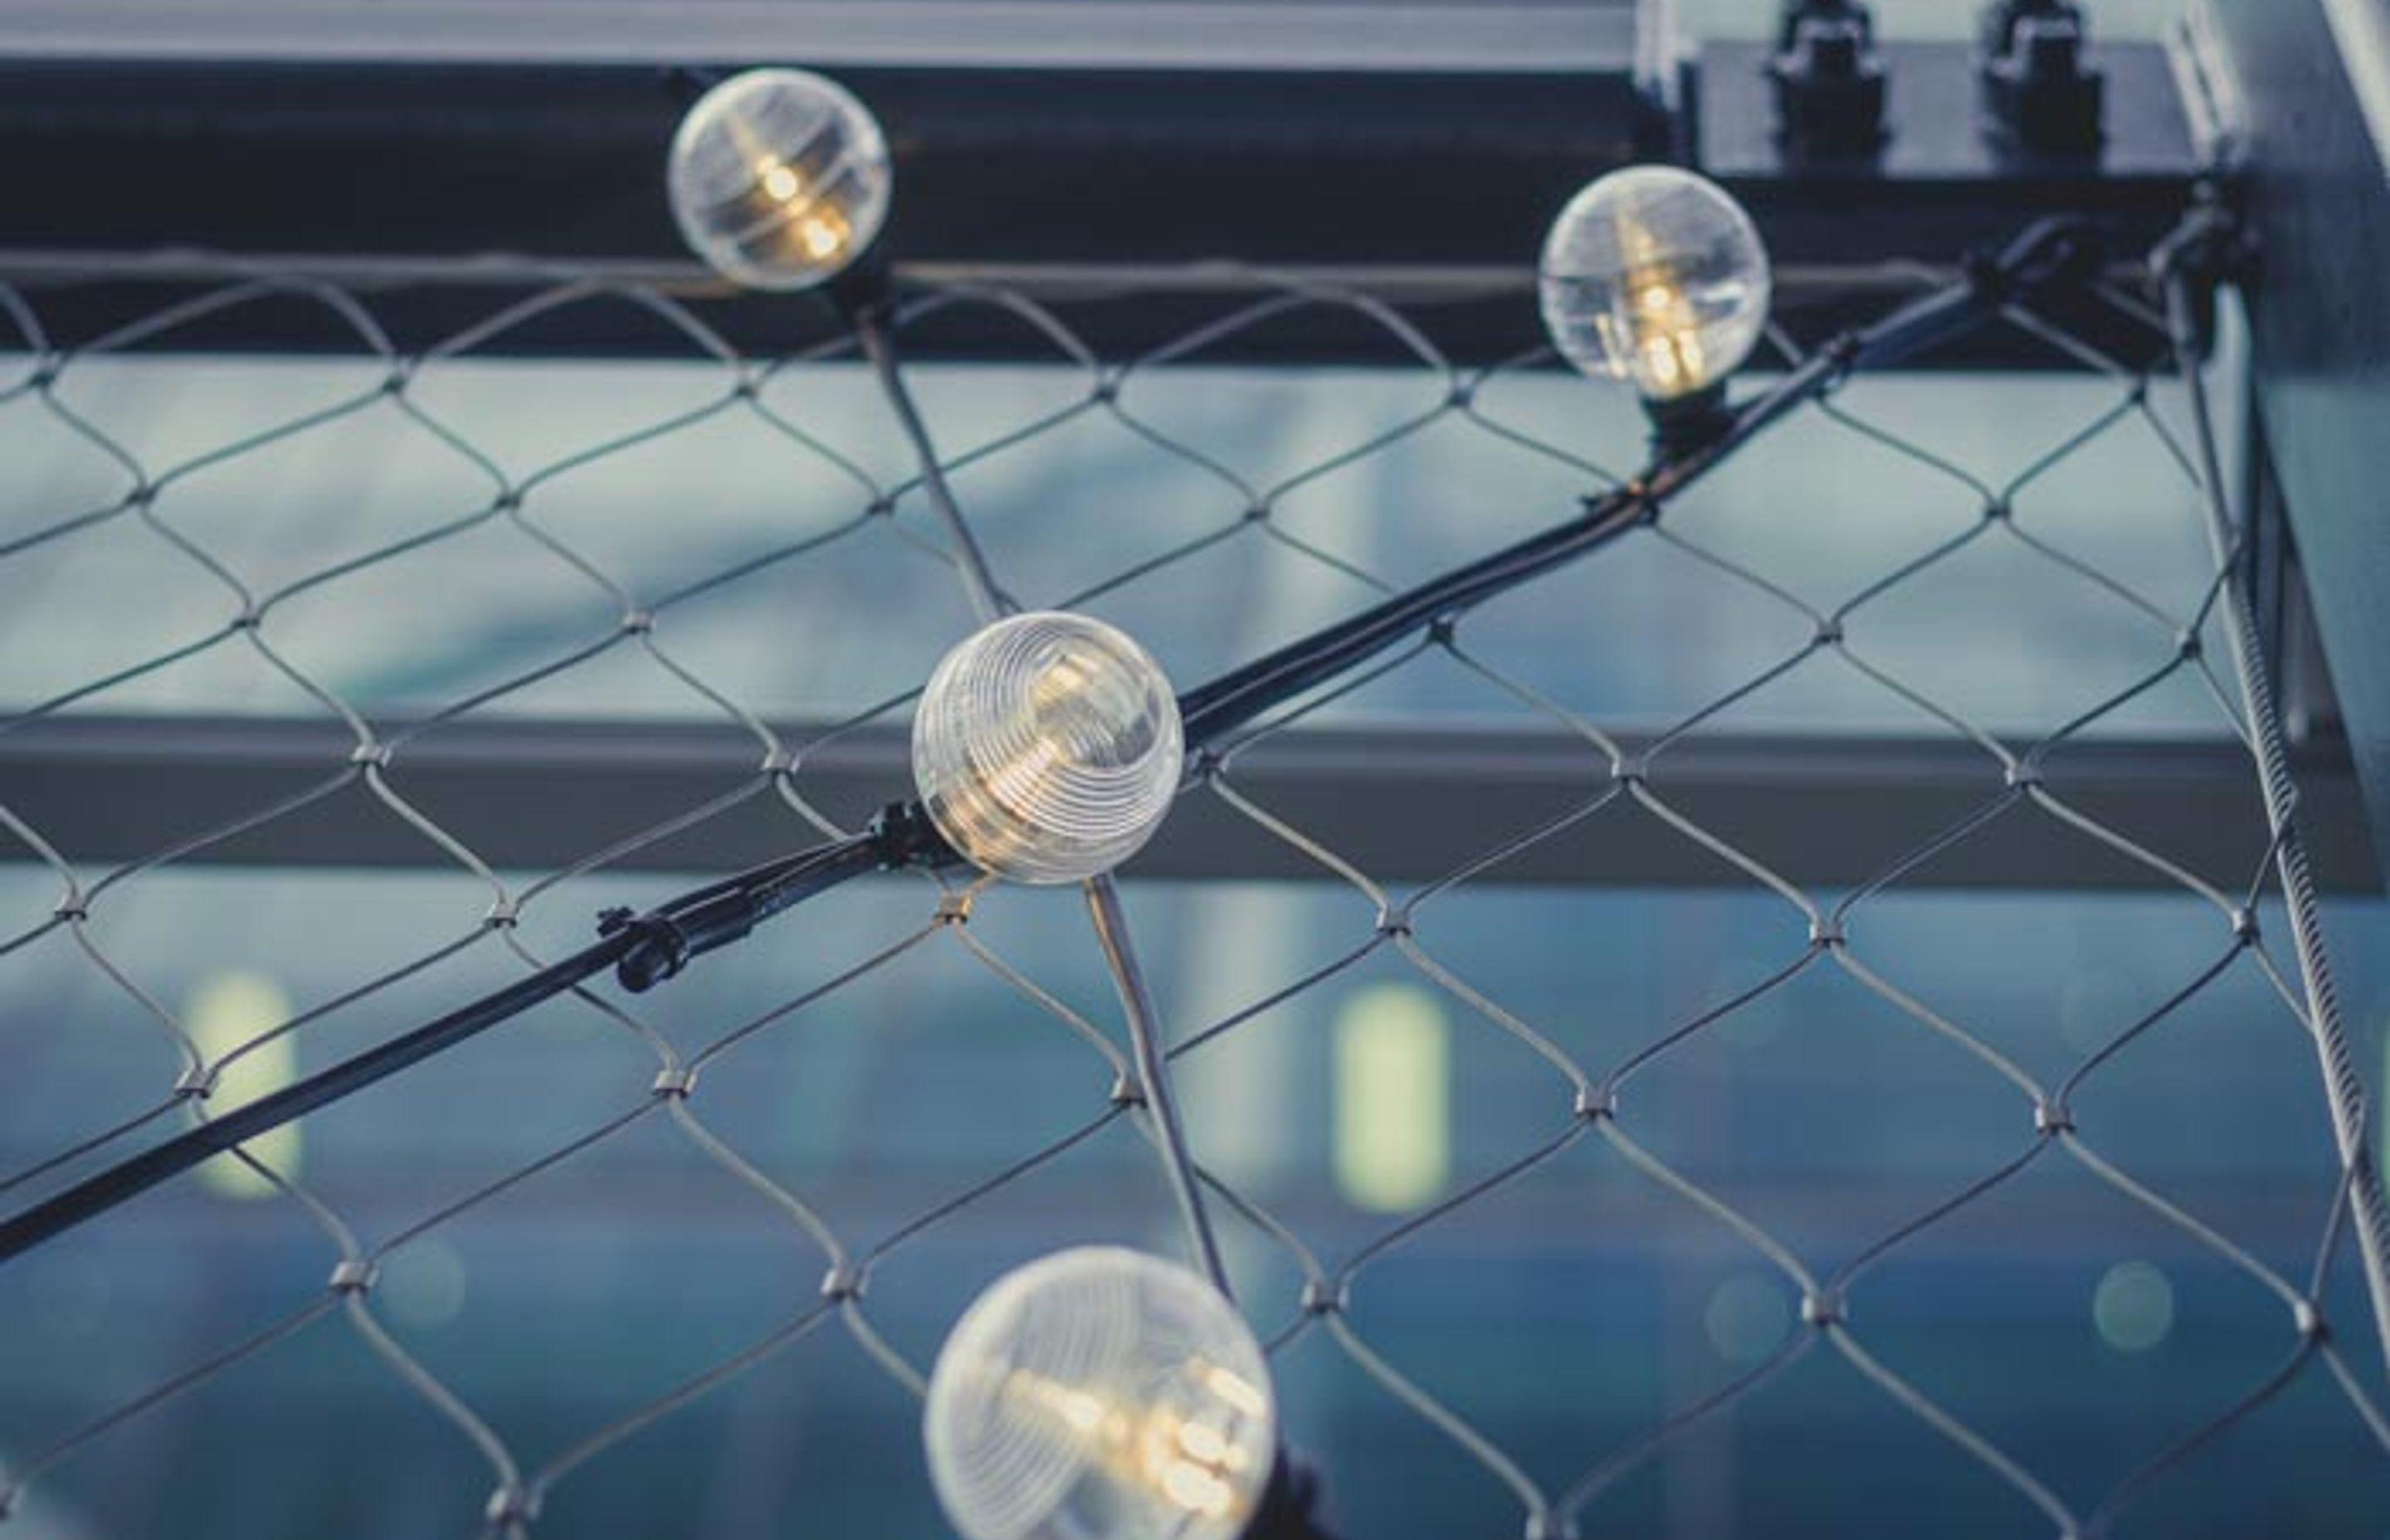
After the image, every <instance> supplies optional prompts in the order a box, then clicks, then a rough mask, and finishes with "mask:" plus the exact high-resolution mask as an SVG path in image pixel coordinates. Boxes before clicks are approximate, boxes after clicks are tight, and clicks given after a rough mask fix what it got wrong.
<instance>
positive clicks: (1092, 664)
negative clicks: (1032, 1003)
mask: <svg viewBox="0 0 2390 1540" xmlns="http://www.w3.org/2000/svg"><path fill="white" fill-rule="evenodd" d="M1184 756H1185V744H1184V740H1183V738H1182V736H1181V732H1180V728H1179V721H1178V701H1177V698H1176V696H1175V695H1174V694H1173V693H1172V691H1171V687H1170V681H1169V679H1168V678H1167V677H1165V676H1164V675H1163V672H1162V669H1161V667H1160V665H1158V664H1156V663H1155V662H1154V661H1153V660H1152V659H1151V658H1150V657H1149V656H1147V655H1146V652H1145V649H1144V648H1140V647H1138V646H1137V643H1135V642H1134V641H1131V640H1130V639H1129V638H1128V637H1127V636H1126V635H1123V634H1122V633H1121V632H1119V631H1117V630H1114V629H1113V628H1112V627H1111V626H1109V625H1106V624H1105V623H1104V622H1101V621H1098V620H1091V619H1089V618H1088V617H1087V616H1085V615H1073V614H1065V613H1061V612H1059V611H1039V612H1034V613H1030V614H1025V615H1015V616H1012V617H1011V618H1009V619H1008V620H1002V621H998V622H996V623H995V624H993V625H990V626H988V627H986V628H985V629H984V630H982V631H980V632H978V633H976V634H975V635H971V636H970V637H967V638H965V639H964V641H963V643H962V645H960V646H959V647H957V648H955V649H954V650H953V651H952V652H949V653H948V654H947V655H946V656H945V659H944V661H941V662H940V663H939V664H938V667H937V670H936V672H935V673H933V674H931V675H930V682H929V684H928V686H927V687H925V688H924V689H923V690H922V692H921V704H920V708H919V711H918V712H915V714H914V717H913V778H914V780H915V782H916V783H917V784H918V786H919V790H920V795H921V802H922V803H923V805H924V806H925V807H926V808H927V809H928V811H929V815H930V818H931V821H932V823H934V824H936V825H937V828H938V832H939V833H941V834H943V835H944V836H945V838H946V841H947V842H948V843H949V844H951V845H953V846H954V847H955V849H956V850H957V851H959V852H960V853H962V854H963V856H964V857H965V858H966V859H968V860H969V861H970V862H971V863H972V864H973V865H975V866H979V867H980V868H981V869H983V870H984V871H989V872H993V873H995V874H996V876H998V877H1005V878H1010V879H1013V880H1015V881H1020V882H1037V883H1050V882H1077V881H1081V880H1083V879H1086V878H1090V877H1094V876H1096V875H1097V874H1098V873H1100V872H1105V871H1109V870H1111V868H1112V867H1113V866H1118V865H1119V864H1120V863H1121V862H1123V861H1125V860H1127V859H1128V858H1129V856H1130V855H1132V854H1134V853H1136V852H1137V848H1138V847H1139V846H1141V845H1143V844H1144V843H1145V841H1146V840H1147V839H1148V838H1149V837H1150V835H1151V834H1152V833H1153V831H1154V829H1155V828H1158V827H1160V825H1161V823H1162V819H1163V815H1165V814H1167V813H1168V812H1169V811H1170V804H1171V802H1172V799H1173V798H1175V797H1176V795H1177V791H1178V776H1179V771H1180V768H1181V765H1182V763H1183V760H1184Z"/></svg>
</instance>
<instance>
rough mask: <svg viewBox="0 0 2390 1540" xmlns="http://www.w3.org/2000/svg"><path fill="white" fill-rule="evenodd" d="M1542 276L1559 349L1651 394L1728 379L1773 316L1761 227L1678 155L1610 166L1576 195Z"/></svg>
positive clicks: (1555, 227)
mask: <svg viewBox="0 0 2390 1540" xmlns="http://www.w3.org/2000/svg"><path fill="white" fill-rule="evenodd" d="M1536 279H1537V281H1536V289H1537V292H1538V295H1539V296H1540V298H1541V300H1542V302H1543V311H1544V329H1545V330H1546V331H1548V332H1549V333H1550V334H1551V339H1552V345H1553V346H1554V347H1556V348H1558V349H1559V350H1560V352H1561V356H1562V357H1564V358H1566V359H1567V360H1568V361H1569V362H1570V363H1571V364H1573V365H1574V366H1576V367H1577V368H1579V369H1581V370H1583V371H1584V372H1585V373H1587V374H1589V375H1608V376H1611V377H1613V378H1614V379H1625V380H1631V381H1633V382H1634V385H1635V388H1636V389H1637V390H1638V391H1641V392H1642V393H1643V395H1644V396H1645V397H1646V398H1647V399H1649V400H1651V401H1660V402H1665V401H1675V400H1677V399H1679V398H1681V397H1685V396H1690V395H1695V394H1698V393H1699V392H1701V391H1705V390H1707V389H1709V388H1710V387H1711V386H1713V385H1715V384H1717V383H1718V382H1719V381H1721V380H1723V379H1726V377H1727V376H1728V375H1729V374H1732V373H1733V372H1734V371H1735V369H1736V368H1737V367H1739V366H1741V363H1742V361H1743V360H1744V359H1746V358H1748V357H1750V356H1751V350H1752V349H1753V348H1754V347H1755V346H1757V345H1758V342H1759V338H1760V334H1761V332H1763V331H1764V330H1765V329H1766V328H1767V303H1768V297H1769V292H1770V288H1771V285H1770V280H1769V277H1768V270H1767V248H1766V247H1764V246H1763V245H1761V243H1760V239H1759V229H1758V227H1757V226H1756V225H1753V224H1752V222H1751V216H1750V215H1749V214H1747V213H1745V212H1743V211H1742V205H1741V204H1739V203H1737V202H1736V201H1735V200H1734V199H1732V198H1731V197H1729V196H1728V194H1727V192H1726V190H1725V189H1724V188H1722V187H1720V186H1717V185H1716V184H1715V183H1714V182H1711V181H1709V180H1708V179H1707V178H1704V177H1701V176H1696V175H1694V174H1693V173H1691V172H1689V171H1679V170H1677V168H1676V167H1674V166H1630V167H1628V168H1626V169H1625V171H1616V172H1613V173H1610V174H1609V175H1607V176H1604V177H1602V178H1600V180H1599V181H1596V182H1594V183H1593V184H1592V185H1591V186H1587V187H1586V188H1585V189H1584V190H1583V191H1581V192H1579V193H1578V194H1577V195H1576V196H1575V197H1574V198H1573V199H1569V203H1568V207H1567V208H1565V209H1563V210H1561V216H1560V218H1558V219H1556V220H1554V221H1553V222H1552V228H1551V233H1550V234H1549V235H1548V236H1547V237H1545V239H1544V254H1543V261H1542V262H1541V263H1540V264H1539V265H1538V268H1537V274H1536Z"/></svg>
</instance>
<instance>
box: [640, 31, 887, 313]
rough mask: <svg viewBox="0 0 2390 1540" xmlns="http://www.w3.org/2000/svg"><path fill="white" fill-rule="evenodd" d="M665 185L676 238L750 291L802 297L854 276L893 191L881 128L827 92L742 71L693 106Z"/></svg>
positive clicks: (850, 99)
mask: <svg viewBox="0 0 2390 1540" xmlns="http://www.w3.org/2000/svg"><path fill="white" fill-rule="evenodd" d="M666 184H667V186H668V187H669V188H670V191H671V196H672V209H673V217H674V218H675V219H676V220H678V221H679V222H680V234H681V238H682V239H683V240H684V241H686V242H687V244H688V249H689V250H691V251H694V252H696V253H697V255H698V256H699V257H700V258H702V259H703V260H704V262H705V263H706V265H707V266H709V267H711V268H713V270H714V271H715V272H717V273H719V274H721V275H722V276H724V277H726V278H728V279H730V280H731V281H732V282H734V283H738V284H743V285H745V286H746V287H748V288H750V289H811V288H813V287H815V286H816V285H817V284H822V283H827V282H829V280H830V279H831V278H834V277H836V276H838V275H839V274H841V273H843V272H845V271H846V269H847V268H848V267H849V266H851V265H853V264H854V260H855V258H857V257H859V256H861V255H862V254H863V252H864V250H866V249H867V247H869V246H870V244H871V243H872V241H873V240H874V239H875V238H876V237H878V236H879V234H880V227H881V226H882V225H885V224H887V222H888V205H889V200H890V198H891V195H892V194H893V191H894V187H895V173H894V171H893V169H892V167H891V166H890V164H889V160H888V141H887V138H886V136H885V135H882V134H881V133H880V122H879V120H877V119H875V118H874V117H872V115H871V113H870V110H869V109H867V108H866V107H865V106H864V105H863V104H862V103H861V102H859V101H857V100H856V99H855V98H854V93H852V92H850V91H848V90H847V89H846V87H844V86H842V85H841V84H839V83H838V82H836V81H834V80H830V79H828V78H827V77H825V76H821V75H816V74H814V73H811V72H810V71H804V70H749V71H745V72H743V73H740V74H736V75H733V76H731V77H730V78H729V79H728V80H726V81H724V82H723V83H721V84H719V85H717V86H715V87H714V88H713V89H712V90H711V91H708V92H707V93H706V94H705V95H704V96H700V97H699V98H698V101H697V105H696V106H694V107H692V108H690V109H688V115H687V117H685V118H683V119H682V120H681V124H680V132H679V133H678V134H676V135H674V136H673V147H672V161H671V167H670V171H669V173H668V175H667V177H666Z"/></svg>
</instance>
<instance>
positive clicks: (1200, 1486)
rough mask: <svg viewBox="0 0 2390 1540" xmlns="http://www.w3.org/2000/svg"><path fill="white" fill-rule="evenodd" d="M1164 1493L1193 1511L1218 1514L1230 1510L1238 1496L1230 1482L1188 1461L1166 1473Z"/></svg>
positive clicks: (1164, 1476) (1163, 1477)
mask: <svg viewBox="0 0 2390 1540" xmlns="http://www.w3.org/2000/svg"><path fill="white" fill-rule="evenodd" d="M1162 1494H1163V1496H1165V1497H1168V1498H1169V1499H1170V1500H1171V1501H1172V1502H1174V1503H1176V1504H1177V1505H1178V1506H1179V1507H1180V1508H1186V1509H1188V1510H1189V1512H1193V1513H1201V1514H1207V1515H1211V1516H1214V1517H1216V1516H1217V1515H1220V1514H1223V1513H1226V1512H1227V1511H1228V1505H1229V1504H1230V1503H1231V1502H1233V1501H1234V1500H1235V1498H1236V1494H1235V1493H1234V1492H1233V1491H1232V1490H1231V1489H1230V1488H1229V1486H1228V1483H1227V1482H1224V1481H1222V1480H1221V1479H1220V1478H1219V1477H1217V1476H1214V1474H1212V1472H1210V1471H1209V1470H1206V1469H1203V1468H1202V1467H1201V1466H1200V1465H1189V1464H1188V1463H1187V1462H1185V1461H1184V1460H1182V1461H1180V1462H1178V1463H1177V1464H1176V1465H1173V1466H1172V1467H1171V1468H1170V1469H1168V1470H1166V1471H1164V1472H1163V1476H1162Z"/></svg>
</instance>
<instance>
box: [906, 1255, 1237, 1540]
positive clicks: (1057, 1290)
mask: <svg viewBox="0 0 2390 1540" xmlns="http://www.w3.org/2000/svg"><path fill="white" fill-rule="evenodd" d="M922 1436H923V1440H924V1442H925V1443H926V1444H928V1446H929V1454H930V1480H931V1483H932V1485H933V1486H935V1487H936V1488H937V1493H938V1501H939V1502H940V1503H941V1504H942V1505H944V1508H945V1510H946V1517H947V1518H948V1519H949V1520H951V1521H953V1523H954V1526H955V1528H956V1529H957V1530H959V1531H960V1532H961V1533H962V1534H963V1535H964V1537H965V1540H1236V1537H1237V1536H1238V1535H1239V1534H1242V1533H1243V1531H1244V1529H1245V1527H1246V1525H1247V1523H1248V1522H1249V1521H1251V1520H1252V1518H1253V1512H1254V1509H1255V1508H1256V1506H1257V1505H1258V1504H1259V1503H1260V1501H1261V1498H1262V1494H1263V1491H1264V1489H1265V1488H1266V1486H1267V1485H1268V1483H1269V1479H1270V1474H1271V1469H1272V1467H1273V1465H1274V1463H1275V1461H1276V1458H1277V1451H1278V1412H1277V1407H1276V1404H1275V1401H1274V1399H1273V1397H1272V1394H1271V1392H1270V1382H1269V1368H1268V1366H1267V1365H1266V1363H1265V1362H1264V1361H1263V1358H1262V1353H1261V1348H1260V1345H1259V1344H1257V1343H1256V1342H1255V1341H1253V1331H1252V1329H1251V1328H1248V1327H1247V1326H1246V1325H1245V1321H1244V1317H1243V1316H1241V1315H1238V1314H1237V1308H1236V1306H1235V1305H1233V1304H1230V1303H1228V1302H1227V1300H1226V1299H1224V1298H1222V1297H1221V1295H1220V1293H1219V1291H1218V1290H1214V1288H1213V1287H1212V1286H1211V1285H1210V1284H1208V1283H1206V1282H1204V1281H1203V1279H1201V1277H1197V1276H1196V1275H1195V1274H1193V1273H1190V1272H1189V1271H1187V1269H1185V1268H1183V1267H1179V1266H1176V1265H1175V1264H1171V1263H1167V1262H1163V1260H1161V1259H1160V1258H1159V1257H1154V1256H1150V1255H1148V1254H1147V1253H1145V1252H1143V1251H1128V1250H1125V1249H1124V1248H1121V1247H1117V1246H1087V1247H1081V1248H1078V1249H1075V1250H1073V1251H1058V1252H1056V1253H1054V1254H1053V1255H1051V1256H1048V1257H1044V1258H1041V1259H1040V1260H1038V1261H1036V1262H1033V1263H1031V1264H1029V1265H1027V1266H1026V1267H1022V1268H1019V1269H1017V1270H1015V1271H1013V1272H1010V1273H1008V1274H1006V1275H1005V1276H1004V1277H1001V1278H998V1279H997V1280H996V1283H995V1284H994V1285H992V1286H991V1287H990V1288H989V1289H988V1290H987V1291H986V1292H985V1293H983V1294H982V1295H981V1296H980V1297H979V1298H978V1299H977V1300H976V1301H974V1302H973V1303H972V1304H971V1307H970V1309H969V1310H967V1311H965V1312H964V1313H963V1317H962V1319H961V1320H960V1321H958V1322H957V1323H956V1325H955V1329H954V1331H953V1333H952V1334H951V1335H949V1336H948V1337H947V1338H946V1345H945V1346H944V1349H942V1350H941V1351H940V1352H939V1354H938V1362H937V1367H935V1369H933V1370H932V1373H931V1375H930V1395H929V1402H928V1405H927V1406H926V1408H925V1409H924V1411H923V1414H922Z"/></svg>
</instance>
